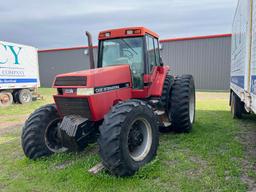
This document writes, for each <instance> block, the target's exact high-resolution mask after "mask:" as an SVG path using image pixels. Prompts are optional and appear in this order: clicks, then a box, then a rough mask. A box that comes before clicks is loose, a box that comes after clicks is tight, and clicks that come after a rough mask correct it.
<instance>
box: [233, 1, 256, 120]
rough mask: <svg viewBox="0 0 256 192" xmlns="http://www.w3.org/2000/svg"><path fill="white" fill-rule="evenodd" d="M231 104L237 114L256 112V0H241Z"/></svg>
mask: <svg viewBox="0 0 256 192" xmlns="http://www.w3.org/2000/svg"><path fill="white" fill-rule="evenodd" d="M230 105H231V111H232V114H233V117H234V118H241V117H242V114H243V113H250V112H253V113H256V0H239V1H238V6H237V9H236V13H235V17H234V21H233V32H232V59H231V83H230Z"/></svg>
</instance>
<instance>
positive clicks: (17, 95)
mask: <svg viewBox="0 0 256 192" xmlns="http://www.w3.org/2000/svg"><path fill="white" fill-rule="evenodd" d="M12 96H13V102H14V103H19V102H18V98H19V90H15V91H13V92H12Z"/></svg>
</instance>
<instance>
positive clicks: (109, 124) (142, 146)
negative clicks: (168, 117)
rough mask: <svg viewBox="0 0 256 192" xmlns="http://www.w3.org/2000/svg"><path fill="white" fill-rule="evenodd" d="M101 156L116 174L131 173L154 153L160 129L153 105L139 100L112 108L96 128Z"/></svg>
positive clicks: (152, 156)
mask: <svg viewBox="0 0 256 192" xmlns="http://www.w3.org/2000/svg"><path fill="white" fill-rule="evenodd" d="M99 130H100V137H99V140H98V143H99V146H100V156H101V158H102V160H103V164H104V166H105V167H106V168H107V169H108V170H109V171H110V173H112V174H114V175H116V176H130V175H133V174H134V173H135V172H136V171H137V170H138V169H139V168H140V167H141V166H143V165H144V164H146V163H148V162H150V161H151V160H152V159H153V158H154V156H155V155H156V151H157V147H158V142H159V131H158V122H157V118H156V117H155V115H154V113H153V110H152V108H151V107H150V106H149V105H147V104H146V103H145V102H143V101H140V100H129V101H127V102H123V103H119V104H117V105H115V106H114V107H112V109H111V111H110V112H109V113H108V114H107V115H105V117H104V122H103V124H102V125H101V126H100V128H99Z"/></svg>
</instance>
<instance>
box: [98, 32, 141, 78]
mask: <svg viewBox="0 0 256 192" xmlns="http://www.w3.org/2000/svg"><path fill="white" fill-rule="evenodd" d="M101 59H102V60H101V63H100V64H101V66H102V67H107V66H113V65H120V64H129V65H130V66H131V69H132V72H133V74H140V75H141V74H143V69H144V68H143V63H144V62H143V37H134V38H120V39H108V40H104V41H102V44H101Z"/></svg>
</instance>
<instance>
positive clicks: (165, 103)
mask: <svg viewBox="0 0 256 192" xmlns="http://www.w3.org/2000/svg"><path fill="white" fill-rule="evenodd" d="M172 83H173V77H172V76H170V75H167V76H166V78H165V80H164V86H163V91H162V95H161V98H160V104H161V106H162V107H163V109H164V110H166V111H168V110H169V103H170V101H169V100H170V92H171V87H172Z"/></svg>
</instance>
